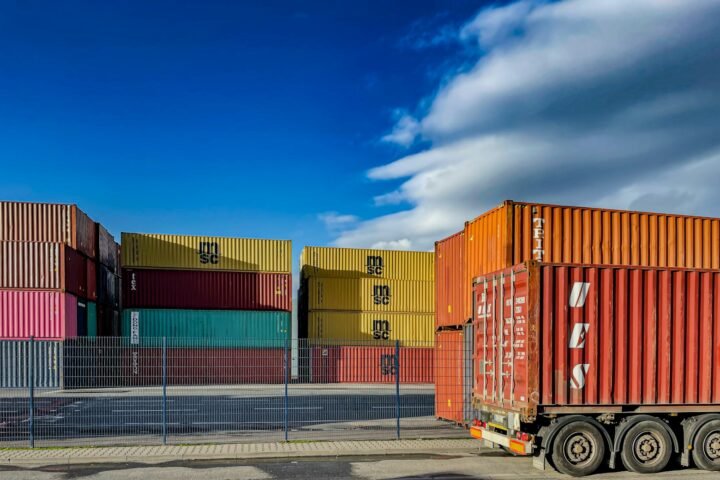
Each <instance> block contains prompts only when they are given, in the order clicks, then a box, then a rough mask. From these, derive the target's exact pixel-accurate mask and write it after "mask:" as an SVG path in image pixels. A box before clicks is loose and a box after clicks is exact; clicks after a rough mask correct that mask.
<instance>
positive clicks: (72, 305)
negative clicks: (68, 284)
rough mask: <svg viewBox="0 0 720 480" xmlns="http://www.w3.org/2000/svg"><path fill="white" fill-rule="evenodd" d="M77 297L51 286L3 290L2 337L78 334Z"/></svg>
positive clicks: (0, 294)
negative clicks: (49, 287) (50, 289)
mask: <svg viewBox="0 0 720 480" xmlns="http://www.w3.org/2000/svg"><path fill="white" fill-rule="evenodd" d="M77 308H78V307H77V298H76V297H75V296H73V295H71V294H69V293H62V292H58V291H49V290H0V339H21V338H29V337H31V336H34V337H35V338H37V339H38V340H54V339H64V338H68V337H75V336H77Z"/></svg>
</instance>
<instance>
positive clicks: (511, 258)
mask: <svg viewBox="0 0 720 480" xmlns="http://www.w3.org/2000/svg"><path fill="white" fill-rule="evenodd" d="M465 255H466V272H465V286H464V288H463V290H464V292H465V301H466V302H467V305H466V309H467V311H470V310H471V308H470V302H471V298H472V295H471V294H470V289H471V285H472V280H473V279H474V278H476V277H478V276H481V275H486V274H488V273H491V272H494V271H498V270H501V269H503V268H507V267H510V266H512V265H516V264H518V263H522V262H525V261H528V260H537V261H540V262H544V263H576V264H595V265H626V266H643V267H666V268H702V269H714V270H717V269H720V219H717V218H705V217H691V216H686V215H670V214H661V213H647V212H631V211H622V210H609V209H602V208H589V207H565V206H557V205H543V204H534V203H522V202H513V201H506V202H504V203H503V204H502V205H500V206H498V207H496V208H494V209H492V210H490V211H489V212H486V213H484V214H483V215H481V216H479V217H477V218H476V219H474V220H472V221H470V222H467V223H466V224H465Z"/></svg>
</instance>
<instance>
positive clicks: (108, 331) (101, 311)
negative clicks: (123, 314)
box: [96, 303, 120, 337]
mask: <svg viewBox="0 0 720 480" xmlns="http://www.w3.org/2000/svg"><path fill="white" fill-rule="evenodd" d="M96 308H97V334H98V336H99V337H119V336H120V312H119V311H118V310H117V309H115V308H112V307H109V306H107V305H102V304H100V303H98V304H96Z"/></svg>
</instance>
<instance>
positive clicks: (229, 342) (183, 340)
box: [121, 308, 291, 347]
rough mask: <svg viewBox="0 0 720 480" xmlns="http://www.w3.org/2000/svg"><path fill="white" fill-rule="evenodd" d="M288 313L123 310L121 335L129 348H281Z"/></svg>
mask: <svg viewBox="0 0 720 480" xmlns="http://www.w3.org/2000/svg"><path fill="white" fill-rule="evenodd" d="M290 315H291V314H290V312H273V311H258V310H170V309H152V308H130V309H125V310H123V314H122V327H121V332H122V336H123V337H129V340H130V345H131V346H132V345H138V346H141V347H149V346H158V345H159V344H160V342H161V341H162V337H167V339H168V340H167V345H168V347H283V346H285V344H286V340H287V339H288V338H289V332H290Z"/></svg>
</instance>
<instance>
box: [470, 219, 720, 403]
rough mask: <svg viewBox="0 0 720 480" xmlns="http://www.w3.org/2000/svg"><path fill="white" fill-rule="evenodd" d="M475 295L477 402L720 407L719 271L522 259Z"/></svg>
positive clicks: (484, 280) (486, 280)
mask: <svg viewBox="0 0 720 480" xmlns="http://www.w3.org/2000/svg"><path fill="white" fill-rule="evenodd" d="M640 224H642V221H641V222H640ZM648 225H650V223H648ZM639 251H640V250H639ZM493 282H495V284H496V285H498V287H497V288H496V289H493V288H488V285H492V284H493ZM474 294H475V299H476V300H475V301H476V304H477V306H478V309H477V312H476V314H475V318H474V330H475V354H476V355H475V358H476V360H475V362H476V363H475V372H476V373H475V385H474V396H475V398H477V399H479V400H481V401H482V403H483V405H486V406H489V407H494V408H499V409H502V410H509V411H515V412H518V413H521V414H522V415H525V416H534V415H535V414H536V413H538V411H542V409H543V408H544V407H546V406H554V407H558V406H560V407H562V406H568V405H571V406H579V405H583V406H586V407H587V406H593V405H599V406H607V405H614V406H618V405H621V406H624V405H636V406H647V405H667V406H668V407H667V408H668V410H672V408H670V407H671V406H673V405H680V406H693V405H698V404H713V405H715V404H720V387H718V385H720V372H718V371H717V369H716V368H713V366H714V365H715V364H717V358H716V357H717V355H718V354H719V353H718V352H720V272H718V271H712V270H703V269H678V268H657V267H626V266H596V265H567V264H539V263H537V262H533V261H531V262H528V263H525V264H520V265H517V266H515V267H511V268H508V269H504V270H502V271H500V272H496V273H494V274H490V275H487V276H484V277H481V278H479V279H477V281H476V283H475V288H474ZM483 299H486V301H484V300H483ZM506 357H510V358H512V362H500V359H501V358H506ZM494 365H502V366H501V367H498V368H495V367H494ZM483 367H484V368H483Z"/></svg>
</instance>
